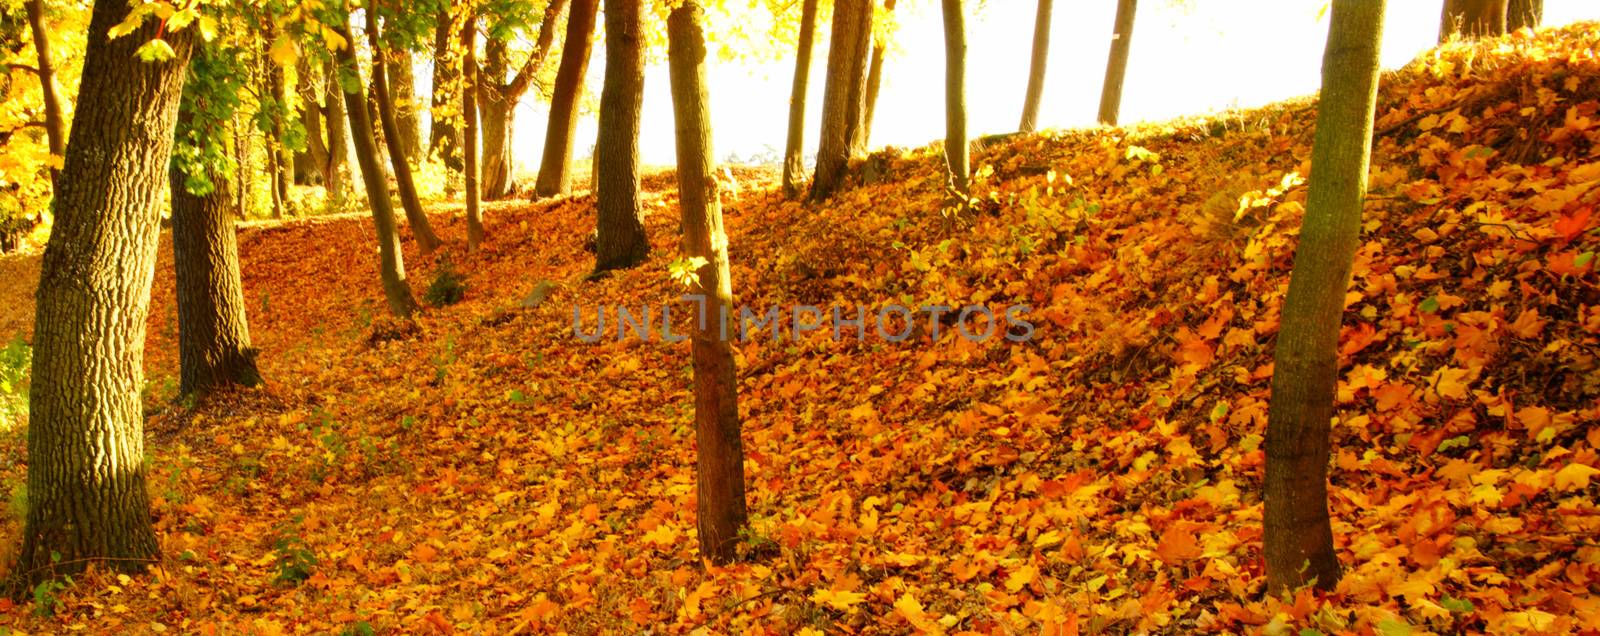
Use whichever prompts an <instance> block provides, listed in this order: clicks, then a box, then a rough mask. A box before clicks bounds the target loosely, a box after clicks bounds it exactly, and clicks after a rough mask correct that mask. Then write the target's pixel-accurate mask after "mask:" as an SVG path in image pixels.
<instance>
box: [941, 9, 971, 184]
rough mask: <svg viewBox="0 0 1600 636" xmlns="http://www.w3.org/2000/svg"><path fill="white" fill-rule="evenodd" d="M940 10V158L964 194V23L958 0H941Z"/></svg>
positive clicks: (965, 164)
mask: <svg viewBox="0 0 1600 636" xmlns="http://www.w3.org/2000/svg"><path fill="white" fill-rule="evenodd" d="M940 4H941V6H942V7H943V9H944V82H945V84H944V161H945V166H946V167H947V168H948V169H949V170H950V173H949V177H950V185H951V187H954V188H955V189H956V191H957V192H960V193H961V194H963V195H965V194H967V190H968V186H969V185H970V184H969V183H968V181H969V176H968V175H969V173H968V159H967V26H966V16H964V15H963V14H962V10H961V0H942V2H941V3H940Z"/></svg>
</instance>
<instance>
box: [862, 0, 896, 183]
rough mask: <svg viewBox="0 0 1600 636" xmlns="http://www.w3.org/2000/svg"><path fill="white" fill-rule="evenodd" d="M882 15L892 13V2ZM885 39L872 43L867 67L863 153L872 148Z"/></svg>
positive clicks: (886, 42)
mask: <svg viewBox="0 0 1600 636" xmlns="http://www.w3.org/2000/svg"><path fill="white" fill-rule="evenodd" d="M883 11H884V13H893V12H894V0H887V1H886V2H884V3H883ZM888 45H889V41H888V39H886V38H878V39H876V40H874V41H873V42H872V62H871V63H870V64H868V65H867V94H866V97H865V101H866V106H865V110H864V111H863V112H862V115H861V146H862V149H863V151H865V149H867V148H870V147H871V146H872V120H873V117H874V116H875V115H876V114H877V112H878V89H879V88H880V87H881V86H882V84H883V56H884V54H885V53H886V52H887V49H888V48H889V46H888Z"/></svg>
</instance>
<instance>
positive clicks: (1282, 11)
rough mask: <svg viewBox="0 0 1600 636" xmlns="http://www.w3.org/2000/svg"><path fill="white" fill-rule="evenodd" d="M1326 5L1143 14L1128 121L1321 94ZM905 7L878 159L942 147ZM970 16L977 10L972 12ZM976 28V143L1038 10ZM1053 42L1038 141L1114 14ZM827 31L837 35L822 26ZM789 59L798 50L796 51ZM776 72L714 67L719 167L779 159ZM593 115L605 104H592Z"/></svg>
mask: <svg viewBox="0 0 1600 636" xmlns="http://www.w3.org/2000/svg"><path fill="white" fill-rule="evenodd" d="M1440 2H1441V0H1390V1H1389V11H1388V16H1387V18H1386V21H1385V32H1384V41H1383V62H1384V66H1385V68H1396V67H1399V66H1403V65H1404V64H1405V63H1406V62H1408V61H1410V60H1411V59H1412V58H1414V57H1415V56H1416V55H1417V54H1418V53H1421V52H1422V51H1424V50H1427V49H1428V48H1430V47H1432V46H1433V45H1434V42H1435V41H1436V39H1437V38H1438V25H1439V7H1440ZM1326 3H1327V0H1271V1H1264V0H1207V1H1205V2H1191V3H1188V4H1191V5H1193V6H1192V7H1191V8H1189V9H1181V8H1176V7H1173V6H1171V4H1172V3H1171V2H1170V1H1169V0H1145V1H1144V2H1142V3H1140V8H1139V15H1138V19H1137V23H1136V24H1135V27H1134V38H1133V50H1132V54H1131V58H1130V60H1129V63H1128V76H1127V80H1126V86H1125V88H1124V90H1123V98H1122V120H1123V121H1124V122H1130V121H1135V120H1163V119H1169V118H1172V117H1176V116H1180V115H1189V114H1202V113H1207V112H1212V111H1218V110H1225V109H1227V108H1231V107H1235V106H1243V107H1250V106H1258V105H1262V104H1265V103H1269V102H1272V101H1276V100H1280V99H1284V98H1287V97H1294V96H1298V95H1305V94H1309V93H1313V92H1315V91H1316V90H1317V86H1318V83H1319V81H1320V75H1319V74H1320V68H1321V60H1322V48H1323V44H1324V42H1325V40H1326V37H1327V28H1328V20H1327V16H1326V15H1323V16H1321V19H1320V20H1319V19H1318V18H1319V16H1318V14H1319V12H1320V11H1321V9H1322V7H1323V6H1325V5H1326ZM904 4H910V5H911V6H910V7H906V6H902V7H901V8H900V9H899V11H900V15H899V18H898V21H899V24H900V30H899V32H898V35H897V36H896V43H897V46H896V47H895V48H891V50H890V55H889V58H888V60H887V61H886V62H885V64H884V73H883V86H882V93H881V95H880V97H879V102H878V109H877V113H878V114H877V117H876V121H875V122H874V124H873V139H872V145H873V147H874V148H876V147H881V146H884V145H897V146H903V147H917V146H923V145H926V144H928V143H929V142H931V141H933V140H935V139H938V138H941V137H943V133H944V95H943V91H944V48H943V47H944V43H943V27H942V23H941V21H940V15H939V10H938V3H936V2H917V3H902V5H904ZM968 4H969V5H970V4H972V3H971V2H969V3H968ZM986 4H987V6H986V7H985V8H984V9H983V10H982V11H981V12H979V13H977V14H976V15H974V16H972V17H970V18H969V19H968V23H967V28H968V31H969V32H968V35H967V38H968V60H967V69H968V71H967V72H968V78H967V93H968V109H969V118H970V119H969V124H968V127H969V130H970V131H971V134H972V136H974V137H977V136H981V135H985V134H992V133H1001V132H1008V131H1012V130H1015V129H1016V126H1017V121H1018V119H1019V117H1020V115H1021V109H1022V97H1023V92H1024V90H1025V88H1026V85H1027V73H1028V61H1029V54H1030V50H1031V44H1032V34H1033V16H1034V11H1035V6H1036V5H1035V3H1034V2H1033V0H988V2H987V3H986ZM1056 4H1057V6H1056V9H1055V20H1054V25H1053V27H1052V32H1051V50H1050V65H1049V79H1048V81H1047V82H1046V84H1045V94H1044V103H1043V106H1042V108H1041V113H1040V122H1039V123H1040V126H1041V127H1047V128H1048V127H1063V128H1064V127H1077V126H1088V125H1093V123H1094V118H1095V112H1096V109H1097V107H1098V104H1099V99H1100V84H1101V81H1102V79H1103V76H1104V72H1105V63H1106V54H1107V50H1108V49H1109V46H1110V35H1111V24H1112V20H1113V14H1114V12H1115V6H1116V3H1115V2H1112V1H1111V0H1101V1H1099V2H1094V3H1087V2H1065V3H1063V2H1058V3H1056ZM1576 20H1600V2H1596V1H1595V0H1546V2H1545V24H1546V25H1559V24H1567V23H1570V22H1573V21H1576ZM820 29H821V30H822V31H825V30H826V29H827V24H826V23H824V24H822V25H820ZM788 46H789V47H791V48H792V46H793V45H792V44H790V45H788ZM825 47H826V37H825V35H823V34H819V42H818V48H817V51H816V53H815V56H814V61H815V64H814V66H813V68H812V71H811V78H812V80H811V95H810V96H809V97H808V99H807V106H808V111H809V112H808V115H807V117H806V137H807V146H806V153H807V155H810V154H811V153H814V152H815V151H816V145H817V135H818V132H817V127H818V123H819V122H820V120H821V112H820V108H821V101H822V88H823V86H822V85H823V80H824V77H825V74H826V68H825V64H826V60H827V52H826V48H825ZM591 59H592V62H591V64H590V67H589V68H590V74H589V82H588V86H589V89H590V90H593V91H598V90H599V88H600V85H601V78H602V77H603V74H604V66H605V63H604V60H605V57H604V51H603V42H598V43H597V46H596V49H595V53H594V57H593V58H591ZM789 60H790V61H787V62H774V63H770V64H743V65H734V64H730V63H722V64H717V63H716V62H713V63H712V66H711V69H710V74H711V76H710V81H711V86H710V92H711V98H712V106H711V116H712V122H713V123H714V125H715V130H714V131H713V139H714V142H715V148H716V156H717V158H718V159H719V160H723V159H728V158H729V157H730V156H736V157H737V158H738V159H740V160H749V159H751V158H752V157H757V158H761V159H766V158H776V157H778V156H780V155H781V154H782V151H783V145H784V137H785V134H786V133H785V125H786V121H787V117H788V100H789V90H790V82H791V81H792V79H793V65H794V63H793V61H792V60H793V58H792V57H790V58H789ZM532 102H533V100H532V99H529V100H527V101H525V103H524V104H523V105H522V106H521V107H520V108H519V111H518V115H517V126H516V133H515V145H514V152H515V155H516V160H517V162H518V171H519V172H529V173H531V172H533V171H536V170H537V168H538V165H537V162H538V158H539V155H540V151H541V148H542V144H543V143H544V131H545V119H546V113H547V110H546V105H545V104H544V103H538V104H535V103H532ZM595 102H596V103H597V102H598V100H595ZM671 108H672V103H671V94H670V90H669V88H668V81H667V69H666V67H665V66H664V65H653V66H651V67H650V68H649V69H647V71H646V73H645V102H644V119H643V126H642V128H643V130H642V133H641V139H640V151H641V153H642V155H643V161H644V162H645V163H646V164H671V163H673V161H674V159H673V157H674V152H673V139H672V133H673V123H672V110H671ZM595 133H596V124H595V119H594V115H593V114H592V113H589V114H586V115H585V116H584V118H583V120H582V123H581V125H580V128H579V135H578V139H577V143H576V145H575V149H576V151H575V155H576V157H575V158H583V157H587V156H588V155H589V152H590V151H589V148H590V147H591V145H592V144H593V143H594V137H595Z"/></svg>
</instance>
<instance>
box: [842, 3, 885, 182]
mask: <svg viewBox="0 0 1600 636" xmlns="http://www.w3.org/2000/svg"><path fill="white" fill-rule="evenodd" d="M877 4H878V3H877V0H865V1H864V2H862V3H861V9H860V10H861V28H860V30H858V31H856V34H855V35H856V37H855V39H854V40H853V41H852V44H851V46H853V47H855V50H854V51H852V52H851V53H850V62H851V64H853V65H854V68H852V69H850V76H851V77H854V78H857V79H856V81H855V82H852V83H851V84H849V85H848V88H849V90H850V93H849V96H848V97H847V98H846V103H847V104H848V107H849V109H850V113H849V116H848V117H847V118H846V119H845V122H846V123H845V138H846V139H848V140H849V158H850V159H860V158H862V157H865V156H867V74H868V73H867V71H868V67H869V66H870V65H871V64H870V61H871V59H872V41H873V37H872V22H873V19H874V18H875V17H876V16H875V15H874V13H875V11H876V7H877Z"/></svg>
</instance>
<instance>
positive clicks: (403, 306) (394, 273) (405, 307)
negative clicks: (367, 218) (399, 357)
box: [335, 14, 418, 318]
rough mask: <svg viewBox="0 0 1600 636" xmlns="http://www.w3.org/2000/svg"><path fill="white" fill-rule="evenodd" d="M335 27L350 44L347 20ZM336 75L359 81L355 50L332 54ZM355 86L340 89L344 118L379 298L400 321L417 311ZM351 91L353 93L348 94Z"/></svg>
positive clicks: (361, 92)
mask: <svg viewBox="0 0 1600 636" xmlns="http://www.w3.org/2000/svg"><path fill="white" fill-rule="evenodd" d="M344 20H345V21H344V23H342V24H339V25H338V29H339V35H341V36H343V37H344V39H345V41H347V42H351V43H354V42H355V39H354V37H353V36H352V35H351V34H350V22H349V20H350V16H349V15H348V14H346V15H345V16H344ZM335 55H336V56H338V61H339V69H340V71H341V72H342V73H343V74H345V75H347V76H349V77H355V78H359V77H361V73H360V62H359V61H357V60H356V53H355V47H354V46H353V45H352V46H345V47H342V48H340V49H339V50H338V51H337V52H336V53H335ZM354 83H355V86H344V85H343V83H341V86H340V90H341V91H343V92H344V106H345V108H344V110H345V115H346V117H348V118H349V119H350V136H351V138H352V140H353V141H354V142H355V150H356V163H357V164H358V165H359V167H360V168H361V183H362V185H364V186H365V187H366V191H367V205H368V206H369V207H371V208H372V225H373V228H374V229H375V230H376V231H377V235H378V275H379V277H380V278H381V279H382V281H383V295H384V298H386V299H387V300H388V301H389V311H391V312H393V313H394V315H396V316H400V317H402V318H405V317H410V316H411V314H412V313H414V312H416V311H417V309H418V306H417V300H416V298H415V297H413V296H412V295H411V284H410V283H409V282H407V281H406V265H405V260H404V259H405V257H404V256H403V255H402V254H401V252H400V230H399V229H398V228H397V227H396V225H395V218H394V204H392V203H390V201H389V187H388V184H387V183H385V182H384V173H383V164H382V163H381V161H380V160H379V158H378V145H377V142H376V141H374V140H373V138H372V120H371V119H369V118H368V115H367V99H366V95H367V91H366V88H365V87H363V86H361V85H360V83H361V82H360V80H356V81H355V82H354ZM349 89H354V90H349Z"/></svg>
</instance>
